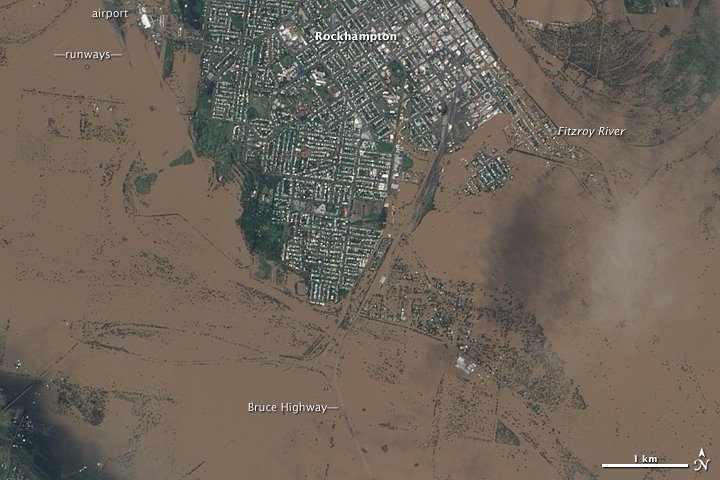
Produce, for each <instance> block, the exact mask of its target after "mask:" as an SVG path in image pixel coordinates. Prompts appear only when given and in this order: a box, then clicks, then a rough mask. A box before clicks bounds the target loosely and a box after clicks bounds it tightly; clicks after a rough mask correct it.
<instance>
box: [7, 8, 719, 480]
mask: <svg viewBox="0 0 720 480" xmlns="http://www.w3.org/2000/svg"><path fill="white" fill-rule="evenodd" d="M506 3H512V2H506ZM517 3H518V5H517V11H518V13H519V14H520V15H523V16H525V17H526V18H528V19H534V20H537V21H539V22H541V23H545V22H549V21H552V20H558V21H565V22H577V21H582V20H584V19H586V18H587V17H588V16H589V15H590V14H591V10H590V7H589V5H588V4H587V3H586V2H582V1H579V0H577V1H576V0H564V1H562V2H555V1H553V2H550V1H544V2H537V3H536V2H530V1H524V0H520V1H519V2H517ZM617 3H620V2H619V1H618V2H617ZM464 6H465V7H466V8H467V9H468V10H469V11H470V13H471V14H472V15H473V18H474V19H475V21H476V23H477V25H478V26H479V28H480V29H481V30H482V31H483V33H484V34H485V36H486V37H487V39H488V42H489V44H490V46H491V47H492V48H493V49H494V51H495V52H496V54H497V56H498V58H499V59H500V60H501V61H502V63H504V65H505V66H506V68H507V69H508V70H509V71H510V72H512V73H513V74H514V76H515V78H516V80H517V84H516V90H517V91H518V92H519V93H518V95H527V96H528V97H523V98H525V100H527V101H528V102H529V101H530V100H528V99H529V98H532V99H534V100H533V101H534V102H536V103H537V105H538V106H539V107H540V109H541V110H542V111H543V112H544V114H545V115H547V117H548V119H550V120H551V121H552V122H553V123H554V124H555V125H557V126H567V127H571V128H597V127H599V126H607V127H612V128H626V129H631V128H634V126H633V124H632V121H631V120H629V119H628V118H626V117H622V116H620V115H618V114H616V113H613V112H603V111H597V112H595V113H596V114H597V116H596V117H595V118H596V122H597V124H593V125H589V124H588V121H587V119H586V117H583V116H582V115H580V114H579V113H578V111H577V110H575V109H573V108H571V106H569V104H568V103H567V101H566V99H564V98H563V97H562V96H561V95H560V94H559V93H558V91H557V90H556V89H554V88H553V86H552V85H551V84H550V83H549V81H548V80H547V77H546V76H544V75H543V74H542V72H541V70H540V68H539V67H538V65H537V64H536V63H535V62H534V61H533V60H532V58H531V57H530V55H528V53H527V52H526V50H525V49H524V48H523V47H522V46H521V45H520V44H519V43H518V42H517V39H516V37H515V36H514V34H513V32H512V31H511V30H510V29H509V28H508V26H507V25H506V23H504V22H503V21H502V19H501V18H500V16H499V15H498V13H497V11H496V10H495V9H494V8H493V7H492V5H490V3H489V2H487V1H485V0H473V1H467V2H464ZM615 7H617V5H615ZM0 8H2V7H0ZM97 8H98V4H97V3H96V2H94V1H90V0H79V1H77V2H74V3H72V2H69V3H66V2H59V1H57V2H55V3H53V2H51V1H47V2H39V3H36V4H32V3H31V2H30V1H29V0H21V1H20V2H15V3H13V4H12V5H9V6H7V8H6V9H5V10H3V15H5V18H4V19H3V20H2V22H4V23H0V37H1V38H2V42H3V43H0V85H2V87H3V100H2V105H3V112H4V114H3V115H2V116H0V145H2V146H3V149H4V152H3V156H2V160H0V358H1V362H2V363H1V370H2V371H1V372H0V395H1V396H2V403H3V406H2V412H1V413H0V446H2V447H8V448H3V450H6V453H4V454H0V469H5V470H2V471H3V472H4V473H5V478H15V477H12V476H11V473H12V474H16V475H17V478H23V477H21V476H20V475H21V474H22V475H25V476H26V477H27V478H32V479H33V480H34V479H35V478H38V479H39V478H63V479H65V478H107V479H109V480H114V479H179V478H187V479H203V480H205V479H207V480H210V479H212V480H216V479H225V478H228V479H257V478H268V479H270V478H315V479H343V480H345V479H361V478H362V479H368V478H376V479H404V478H407V479H435V478H438V479H440V478H468V479H469V478H482V479H510V478H512V479H538V478H542V479H553V478H558V479H567V478H574V479H576V480H577V479H580V478H583V479H596V478H600V477H602V478H605V477H607V478H610V476H609V474H608V473H607V471H605V470H603V468H602V467H601V465H602V464H603V463H631V462H632V461H633V455H635V454H646V455H652V456H656V457H658V458H661V459H662V461H667V462H668V463H689V464H692V462H693V460H694V459H695V458H697V455H698V452H699V451H700V449H701V448H704V451H705V453H706V454H707V456H708V457H709V458H714V457H713V455H714V454H715V451H714V450H713V445H714V444H716V443H717V441H718V438H717V432H718V426H719V425H718V416H717V414H716V411H717V405H718V402H720V391H719V390H718V387H717V386H718V385H720V377H719V375H720V373H719V372H717V371H716V368H715V365H714V363H715V356H714V352H715V349H716V348H715V346H716V344H717V341H718V338H717V336H718V335H719V333H718V332H720V330H719V329H718V325H717V318H716V317H717V312H718V311H720V300H719V299H718V297H717V295H716V293H717V292H716V291H717V288H716V286H717V285H720V269H719V268H718V267H719V266H720V257H719V254H718V250H717V249H716V247H717V244H718V235H720V210H719V209H718V207H720V205H719V204H718V202H720V194H718V192H720V174H719V173H718V172H720V135H719V133H718V125H720V122H718V119H719V117H720V106H718V103H717V102H715V103H714V104H712V105H711V106H710V107H709V108H708V109H707V111H706V112H705V113H704V115H703V116H702V117H701V118H700V119H699V120H698V121H697V122H696V123H694V124H693V125H690V126H689V127H688V128H687V129H686V130H685V131H683V132H682V133H680V134H679V135H677V136H675V137H674V138H672V139H670V140H668V141H667V142H664V143H662V144H661V145H657V146H652V147H637V146H631V145H629V144H628V142H625V141H623V139H621V138H612V137H594V138H586V137H576V138H572V139H570V140H567V141H566V142H565V143H564V144H562V148H564V149H565V150H563V151H570V152H572V154H573V155H575V157H571V156H570V154H568V156H567V157H563V158H562V159H558V158H559V157H552V155H550V154H549V153H548V151H550V150H549V149H548V150H547V151H545V150H543V151H540V150H538V152H525V153H523V151H522V149H520V148H517V147H518V146H517V145H516V144H514V143H512V142H511V141H510V140H509V138H510V137H509V135H508V134H507V132H508V131H509V127H512V124H513V123H514V121H515V119H514V118H512V117H510V115H509V114H507V113H502V114H500V115H497V116H496V117H494V118H493V119H492V120H490V121H489V122H487V123H485V124H484V125H482V126H481V127H479V128H478V129H476V130H475V131H474V132H473V133H472V134H471V135H470V137H469V138H468V139H467V140H466V141H465V142H464V143H463V145H462V148H460V149H458V150H457V151H454V152H452V153H449V154H447V155H445V156H444V157H443V158H442V159H441V161H440V164H439V186H438V189H437V190H436V192H435V197H434V200H433V208H432V209H431V210H430V211H429V212H428V213H427V214H426V215H425V216H424V217H423V218H422V221H421V222H420V223H419V225H418V226H417V228H416V229H415V230H413V229H412V225H413V223H414V219H413V217H412V215H413V212H414V210H415V209H414V204H413V199H414V197H415V194H416V193H417V190H418V187H419V185H420V180H421V179H422V175H423V174H424V172H425V170H427V169H428V168H429V164H430V162H428V161H427V158H428V157H427V156H426V157H425V158H424V159H423V158H421V156H419V155H416V154H415V153H413V152H409V153H410V154H411V155H410V156H411V158H413V160H414V163H413V165H412V166H411V167H410V170H409V172H410V173H409V174H408V175H406V176H405V177H404V180H403V181H402V182H401V184H400V188H399V192H398V193H397V194H396V195H394V196H392V197H391V198H390V199H389V204H388V212H389V213H388V223H387V226H386V231H385V235H386V236H387V235H389V237H386V240H385V242H386V243H384V244H383V245H384V247H383V248H385V250H383V252H384V253H383V254H382V255H381V256H380V257H378V258H381V260H382V261H380V260H378V262H377V263H376V264H374V265H373V267H372V268H370V267H368V268H367V270H366V272H365V273H364V274H363V276H362V277H361V278H360V279H359V280H358V284H357V286H356V288H355V289H354V290H353V291H351V292H350V293H349V294H348V296H347V298H345V299H344V301H343V302H342V303H340V304H337V305H330V306H325V307H323V308H314V307H312V306H310V305H309V304H308V302H307V301H306V298H305V297H304V296H303V295H302V287H301V285H302V278H301V277H300V276H299V275H298V274H297V272H286V271H283V270H282V269H279V268H276V267H273V268H276V269H275V270H271V271H272V275H265V276H262V275H259V273H258V272H259V270H261V268H259V266H258V263H257V262H258V261H257V259H255V258H254V257H253V255H251V254H250V252H249V251H248V248H247V246H246V245H245V243H244V241H243V238H242V232H240V230H239V229H238V227H237V225H236V222H235V220H236V219H237V218H238V216H239V215H240V205H239V203H238V195H239V193H240V192H239V187H238V185H235V184H220V183H218V181H217V178H216V177H215V176H214V174H213V172H212V161H211V160H210V159H206V158H201V157H198V156H197V155H195V154H194V150H193V138H192V136H191V133H190V131H191V129H190V125H189V118H190V115H189V113H190V112H191V110H192V109H193V108H194V105H195V101H196V99H195V88H196V85H197V82H198V76H199V68H198V64H199V61H200V58H199V56H198V55H197V54H194V53H192V52H191V51H189V50H188V49H185V50H182V49H178V50H177V51H175V53H174V56H173V69H172V73H171V74H170V75H169V76H166V77H165V78H163V68H162V61H161V58H160V57H159V55H158V54H157V53H156V50H155V47H154V46H153V45H152V43H151V41H149V40H148V39H147V38H145V37H144V36H143V35H142V34H141V32H140V30H139V29H138V28H136V27H134V26H132V25H130V26H129V28H127V29H126V30H125V34H124V40H125V42H126V45H127V52H128V57H129V62H128V60H127V59H126V58H125V57H121V56H118V57H113V58H112V59H110V60H107V61H106V60H103V61H90V60H88V61H87V62H85V61H77V60H70V59H66V58H64V57H59V56H55V54H60V53H64V52H66V51H82V50H89V49H92V50H97V51H102V52H104V51H109V52H113V53H115V52H118V53H119V52H120V51H121V49H120V45H119V43H118V37H117V35H116V34H115V32H114V31H113V29H112V28H111V26H110V25H109V24H108V22H107V20H104V19H92V18H91V13H92V12H93V11H94V10H96V9H97ZM615 10H617V9H615ZM615 10H613V11H615ZM38 12H39V13H38ZM131 15H134V13H131ZM660 15H666V16H667V15H669V14H668V13H667V12H665V11H663V12H661V13H660ZM9 18H12V21H10V20H8V19H9ZM663 18H664V17H663ZM669 21H670V20H669ZM672 25H673V27H672V28H676V26H675V25H676V24H675V23H673V24H672ZM677 25H680V22H679V20H678V21H677ZM677 28H680V27H677ZM478 150H481V151H483V152H486V153H488V152H490V153H488V155H495V156H497V158H502V161H503V162H507V165H508V166H509V173H508V175H507V179H504V186H502V187H500V188H498V189H496V190H494V191H488V192H469V191H468V181H469V180H468V179H469V178H470V177H471V176H472V175H473V174H474V170H472V168H473V167H472V165H471V164H472V161H473V159H474V158H475V155H476V152H477V151H478ZM578 152H580V153H578ZM529 153H530V154H529ZM550 153H552V152H550ZM581 154H582V156H583V157H582V160H583V161H580V160H578V159H577V158H576V157H578V156H579V155H581ZM430 157H431V156H430ZM188 159H191V160H192V161H188ZM181 160H182V161H181ZM561 160H562V161H561ZM171 164H172V166H171ZM383 255H384V256H383ZM461 356H462V357H463V360H462V362H459V360H458V357H461ZM250 403H252V404H254V405H263V406H264V407H268V406H270V407H271V406H273V405H274V406H276V411H272V410H273V409H272V408H263V410H266V411H263V412H261V411H250V410H252V409H250V408H249V407H248V404H250ZM300 403H301V404H303V405H306V406H307V405H312V406H315V405H319V406H323V407H326V408H327V410H324V409H323V410H324V412H325V413H316V412H310V411H302V412H300V413H297V414H295V413H291V412H283V411H282V405H283V404H295V405H297V404H300ZM267 410H270V411H267ZM23 439H25V440H24V441H23ZM59 439H61V440H59ZM20 441H22V442H23V443H24V445H23V446H20V443H18V442H20ZM14 445H17V447H15V446H14ZM11 450H12V451H11ZM11 467H12V468H11ZM13 468H14V469H15V470H12V469H13ZM636 473H638V472H636ZM646 473H647V472H639V474H638V475H635V476H627V477H622V478H637V479H640V478H648V479H649V478H651V476H643V475H645V474H646ZM687 473H688V472H687V471H686V470H683V471H682V472H679V473H678V472H677V471H670V472H665V473H664V475H665V476H664V477H663V478H678V479H680V478H685V477H683V475H685V476H687ZM82 475H84V476H85V477H83V476H82ZM648 475H651V474H648ZM652 475H655V473H652ZM618 478H620V477H618ZM652 478H659V477H657V476H656V477H652Z"/></svg>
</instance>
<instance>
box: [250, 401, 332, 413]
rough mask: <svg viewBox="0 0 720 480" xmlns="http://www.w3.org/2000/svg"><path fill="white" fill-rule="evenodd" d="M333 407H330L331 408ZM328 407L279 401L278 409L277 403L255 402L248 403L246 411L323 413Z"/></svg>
mask: <svg viewBox="0 0 720 480" xmlns="http://www.w3.org/2000/svg"><path fill="white" fill-rule="evenodd" d="M333 408H334V407H330V409H333ZM327 409H328V406H327V405H306V404H304V403H281V404H280V409H278V406H277V405H258V404H257V403H248V412H263V413H265V412H268V413H273V412H281V413H294V414H298V413H300V412H313V413H314V412H317V413H325V411H326V410H327Z"/></svg>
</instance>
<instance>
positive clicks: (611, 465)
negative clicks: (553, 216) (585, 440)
mask: <svg viewBox="0 0 720 480" xmlns="http://www.w3.org/2000/svg"><path fill="white" fill-rule="evenodd" d="M602 468H688V464H687V463H603V464H602Z"/></svg>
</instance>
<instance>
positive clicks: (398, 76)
mask: <svg viewBox="0 0 720 480" xmlns="http://www.w3.org/2000/svg"><path fill="white" fill-rule="evenodd" d="M388 68H389V69H390V73H391V74H392V78H391V80H390V82H391V83H392V84H393V85H394V86H398V85H402V84H403V83H405V79H406V78H407V72H406V71H405V68H404V67H403V66H402V64H401V63H400V62H399V61H397V60H391V61H390V63H388Z"/></svg>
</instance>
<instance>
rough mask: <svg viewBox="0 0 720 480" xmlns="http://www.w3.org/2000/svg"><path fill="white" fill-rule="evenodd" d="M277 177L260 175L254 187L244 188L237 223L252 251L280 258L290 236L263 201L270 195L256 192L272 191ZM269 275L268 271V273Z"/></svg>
mask: <svg viewBox="0 0 720 480" xmlns="http://www.w3.org/2000/svg"><path fill="white" fill-rule="evenodd" d="M276 185H277V179H276V178H272V177H269V176H267V175H262V176H261V178H260V181H259V182H258V184H257V185H256V187H255V188H252V189H251V188H245V189H244V190H245V193H244V194H243V199H242V207H243V209H242V214H241V215H240V218H239V219H237V224H238V226H239V227H240V229H241V230H242V232H243V237H244V238H245V242H246V243H247V245H248V248H249V249H250V251H251V252H252V253H259V254H262V255H264V257H265V259H266V260H272V261H275V262H280V261H281V259H282V251H283V245H284V244H285V242H287V240H288V239H289V238H290V232H289V228H288V227H287V226H286V225H284V224H282V223H279V222H277V221H276V220H275V219H274V216H273V212H274V210H275V209H274V208H273V205H272V203H269V202H267V201H266V199H268V198H272V195H271V194H270V195H262V194H259V193H258V192H261V191H268V192H270V191H272V190H274V187H275V186H276ZM268 275H269V273H268Z"/></svg>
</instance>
